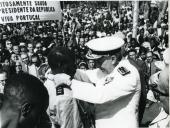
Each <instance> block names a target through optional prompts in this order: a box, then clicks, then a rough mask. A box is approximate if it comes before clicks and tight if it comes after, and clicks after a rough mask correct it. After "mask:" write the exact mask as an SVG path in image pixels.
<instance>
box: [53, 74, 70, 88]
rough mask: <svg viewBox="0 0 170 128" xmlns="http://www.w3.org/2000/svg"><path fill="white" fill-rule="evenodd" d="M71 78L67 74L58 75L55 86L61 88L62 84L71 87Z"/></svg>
mask: <svg viewBox="0 0 170 128" xmlns="http://www.w3.org/2000/svg"><path fill="white" fill-rule="evenodd" d="M70 78H71V77H70V76H69V75H67V74H64V73H61V74H56V75H54V78H53V80H54V83H55V86H56V87H57V86H59V85H61V84H65V85H68V86H70V85H71V79H70Z"/></svg>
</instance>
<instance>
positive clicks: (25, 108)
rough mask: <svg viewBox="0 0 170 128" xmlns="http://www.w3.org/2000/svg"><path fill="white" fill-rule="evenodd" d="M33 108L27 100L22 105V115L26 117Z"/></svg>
mask: <svg viewBox="0 0 170 128" xmlns="http://www.w3.org/2000/svg"><path fill="white" fill-rule="evenodd" d="M31 110H32V105H31V104H30V103H28V102H25V103H24V104H23V105H22V106H21V115H22V116H24V117H26V116H27V115H28V114H29V113H30V112H31Z"/></svg>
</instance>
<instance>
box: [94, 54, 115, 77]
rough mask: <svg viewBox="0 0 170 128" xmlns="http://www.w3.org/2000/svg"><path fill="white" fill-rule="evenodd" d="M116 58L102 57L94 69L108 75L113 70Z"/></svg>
mask: <svg viewBox="0 0 170 128" xmlns="http://www.w3.org/2000/svg"><path fill="white" fill-rule="evenodd" d="M116 62H117V59H116V56H115V55H113V56H112V57H111V56H103V57H101V58H99V59H98V60H97V62H96V67H98V68H100V69H101V70H102V71H103V72H105V73H107V74H110V73H111V72H112V71H113V69H114V64H116Z"/></svg>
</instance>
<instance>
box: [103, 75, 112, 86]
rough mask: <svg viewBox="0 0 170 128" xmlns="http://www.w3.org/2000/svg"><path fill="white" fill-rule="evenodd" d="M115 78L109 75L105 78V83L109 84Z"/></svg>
mask: <svg viewBox="0 0 170 128" xmlns="http://www.w3.org/2000/svg"><path fill="white" fill-rule="evenodd" d="M113 79H114V77H107V78H106V79H105V83H104V85H106V84H108V83H110V82H112V81H113Z"/></svg>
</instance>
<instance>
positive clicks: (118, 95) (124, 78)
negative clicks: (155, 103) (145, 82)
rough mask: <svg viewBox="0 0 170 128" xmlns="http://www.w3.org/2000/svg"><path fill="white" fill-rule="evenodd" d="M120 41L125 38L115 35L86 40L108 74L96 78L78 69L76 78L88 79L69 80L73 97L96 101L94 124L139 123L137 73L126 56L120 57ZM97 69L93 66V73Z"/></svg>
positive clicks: (131, 127)
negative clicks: (83, 79) (83, 80)
mask: <svg viewBox="0 0 170 128" xmlns="http://www.w3.org/2000/svg"><path fill="white" fill-rule="evenodd" d="M123 44H124V41H123V40H122V39H120V38H118V37H104V38H99V39H94V40H91V41H89V42H88V43H87V44H86V45H87V47H89V48H90V49H91V50H92V51H93V52H94V53H95V54H97V55H98V57H97V58H98V68H99V69H100V72H101V71H102V72H103V74H107V75H103V77H100V79H98V81H97V77H95V78H94V79H95V80H93V78H92V77H91V76H92V75H91V76H90V74H89V73H87V74H86V75H87V76H85V75H84V74H83V76H82V77H81V72H79V74H78V76H79V78H85V79H86V80H87V81H88V82H89V83H87V82H82V81H78V80H75V79H74V80H72V84H71V88H72V91H73V97H75V98H77V99H80V100H84V101H87V102H90V103H94V104H95V106H96V108H95V110H96V128H137V127H138V104H139V98H140V92H141V84H140V77H139V73H138V71H137V69H136V68H135V67H134V66H133V65H131V64H130V63H129V61H128V60H122V57H121V47H122V46H123ZM99 69H96V70H94V72H95V73H94V74H96V73H98V72H99ZM97 70H98V71H97ZM91 73H92V71H91ZM88 75H89V76H90V77H88ZM100 76H101V75H100ZM79 80H80V79H79ZM90 81H91V83H90ZM94 82H95V83H94Z"/></svg>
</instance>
